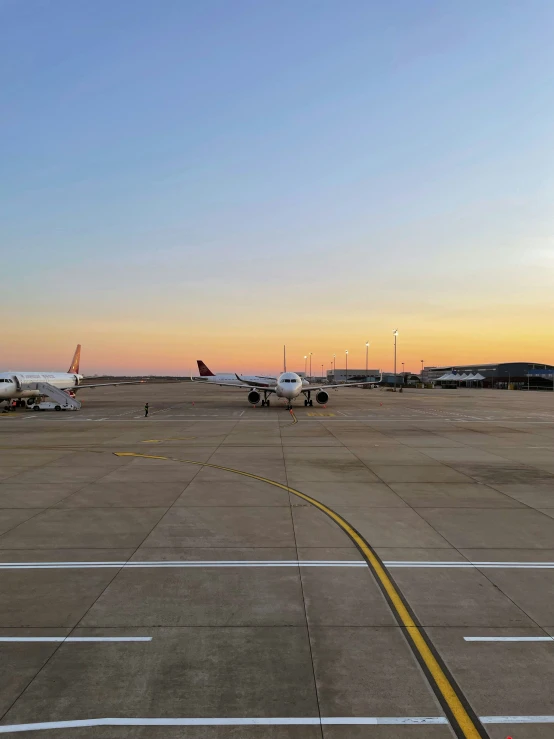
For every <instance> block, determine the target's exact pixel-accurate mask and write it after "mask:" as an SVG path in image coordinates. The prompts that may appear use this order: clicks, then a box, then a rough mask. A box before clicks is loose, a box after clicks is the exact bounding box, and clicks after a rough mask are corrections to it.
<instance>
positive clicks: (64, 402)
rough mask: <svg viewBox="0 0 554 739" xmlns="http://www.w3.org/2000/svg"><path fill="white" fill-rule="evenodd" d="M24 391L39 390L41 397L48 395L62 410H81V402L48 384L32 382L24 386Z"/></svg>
mask: <svg viewBox="0 0 554 739" xmlns="http://www.w3.org/2000/svg"><path fill="white" fill-rule="evenodd" d="M22 389H23V390H38V392H39V393H40V394H41V395H46V396H47V397H48V398H50V399H51V400H52V401H54V403H57V404H58V405H59V406H60V408H62V409H67V408H73V409H75V410H79V408H80V407H81V402H80V401H79V400H77V398H72V397H71V395H68V394H67V393H66V392H64V391H63V390H60V389H59V388H57V387H54V386H53V385H50V383H48V382H31V383H29V384H25V385H22Z"/></svg>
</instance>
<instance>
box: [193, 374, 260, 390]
mask: <svg viewBox="0 0 554 739" xmlns="http://www.w3.org/2000/svg"><path fill="white" fill-rule="evenodd" d="M190 379H191V380H192V381H193V382H200V383H203V384H204V385H217V386H219V387H236V388H238V389H239V390H262V391H264V392H269V393H274V392H275V388H270V387H269V386H266V385H259V384H258V385H256V383H254V382H252V383H249V384H247V383H246V382H245V381H244V380H241V379H240V377H239V378H238V380H239V381H240V382H241V383H242V384H240V385H237V383H236V382H206V380H204V379H201V378H199V377H191V378H190Z"/></svg>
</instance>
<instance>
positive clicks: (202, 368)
mask: <svg viewBox="0 0 554 739" xmlns="http://www.w3.org/2000/svg"><path fill="white" fill-rule="evenodd" d="M196 364H197V365H198V371H199V372H200V377H215V375H214V373H213V372H212V371H211V369H210V368H209V367H206V365H205V364H204V362H203V361H202V360H201V359H197V360H196Z"/></svg>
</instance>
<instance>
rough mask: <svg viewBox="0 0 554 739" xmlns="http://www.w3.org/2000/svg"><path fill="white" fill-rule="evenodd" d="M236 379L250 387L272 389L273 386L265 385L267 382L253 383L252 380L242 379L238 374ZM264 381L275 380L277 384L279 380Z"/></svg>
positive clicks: (268, 378) (270, 378) (265, 378)
mask: <svg viewBox="0 0 554 739" xmlns="http://www.w3.org/2000/svg"><path fill="white" fill-rule="evenodd" d="M235 377H236V378H237V380H238V381H239V382H244V383H245V384H246V385H248V386H249V387H264V388H265V387H272V385H270V384H269V383H265V382H252V381H251V380H244V379H243V378H242V377H239V376H238V375H237V374H236V373H235ZM263 379H264V380H273V383H275V382H277V380H276V379H274V378H272V377H264V378H263Z"/></svg>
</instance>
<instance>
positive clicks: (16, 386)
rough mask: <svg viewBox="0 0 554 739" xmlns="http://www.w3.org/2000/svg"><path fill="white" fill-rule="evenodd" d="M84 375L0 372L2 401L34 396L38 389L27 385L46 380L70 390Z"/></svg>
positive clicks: (0, 397) (37, 394)
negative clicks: (30, 388)
mask: <svg viewBox="0 0 554 739" xmlns="http://www.w3.org/2000/svg"><path fill="white" fill-rule="evenodd" d="M82 379H83V375H79V374H69V373H67V372H18V371H16V372H2V373H0V401H1V400H9V399H12V398H14V399H15V398H34V397H37V396H39V395H40V392H39V391H38V390H29V389H28V388H26V387H25V386H26V385H31V384H33V383H35V382H46V383H48V384H49V385H52V386H53V387H57V388H59V389H60V390H68V389H70V388H72V387H76V386H77V385H79V383H80V382H81V380H82Z"/></svg>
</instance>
